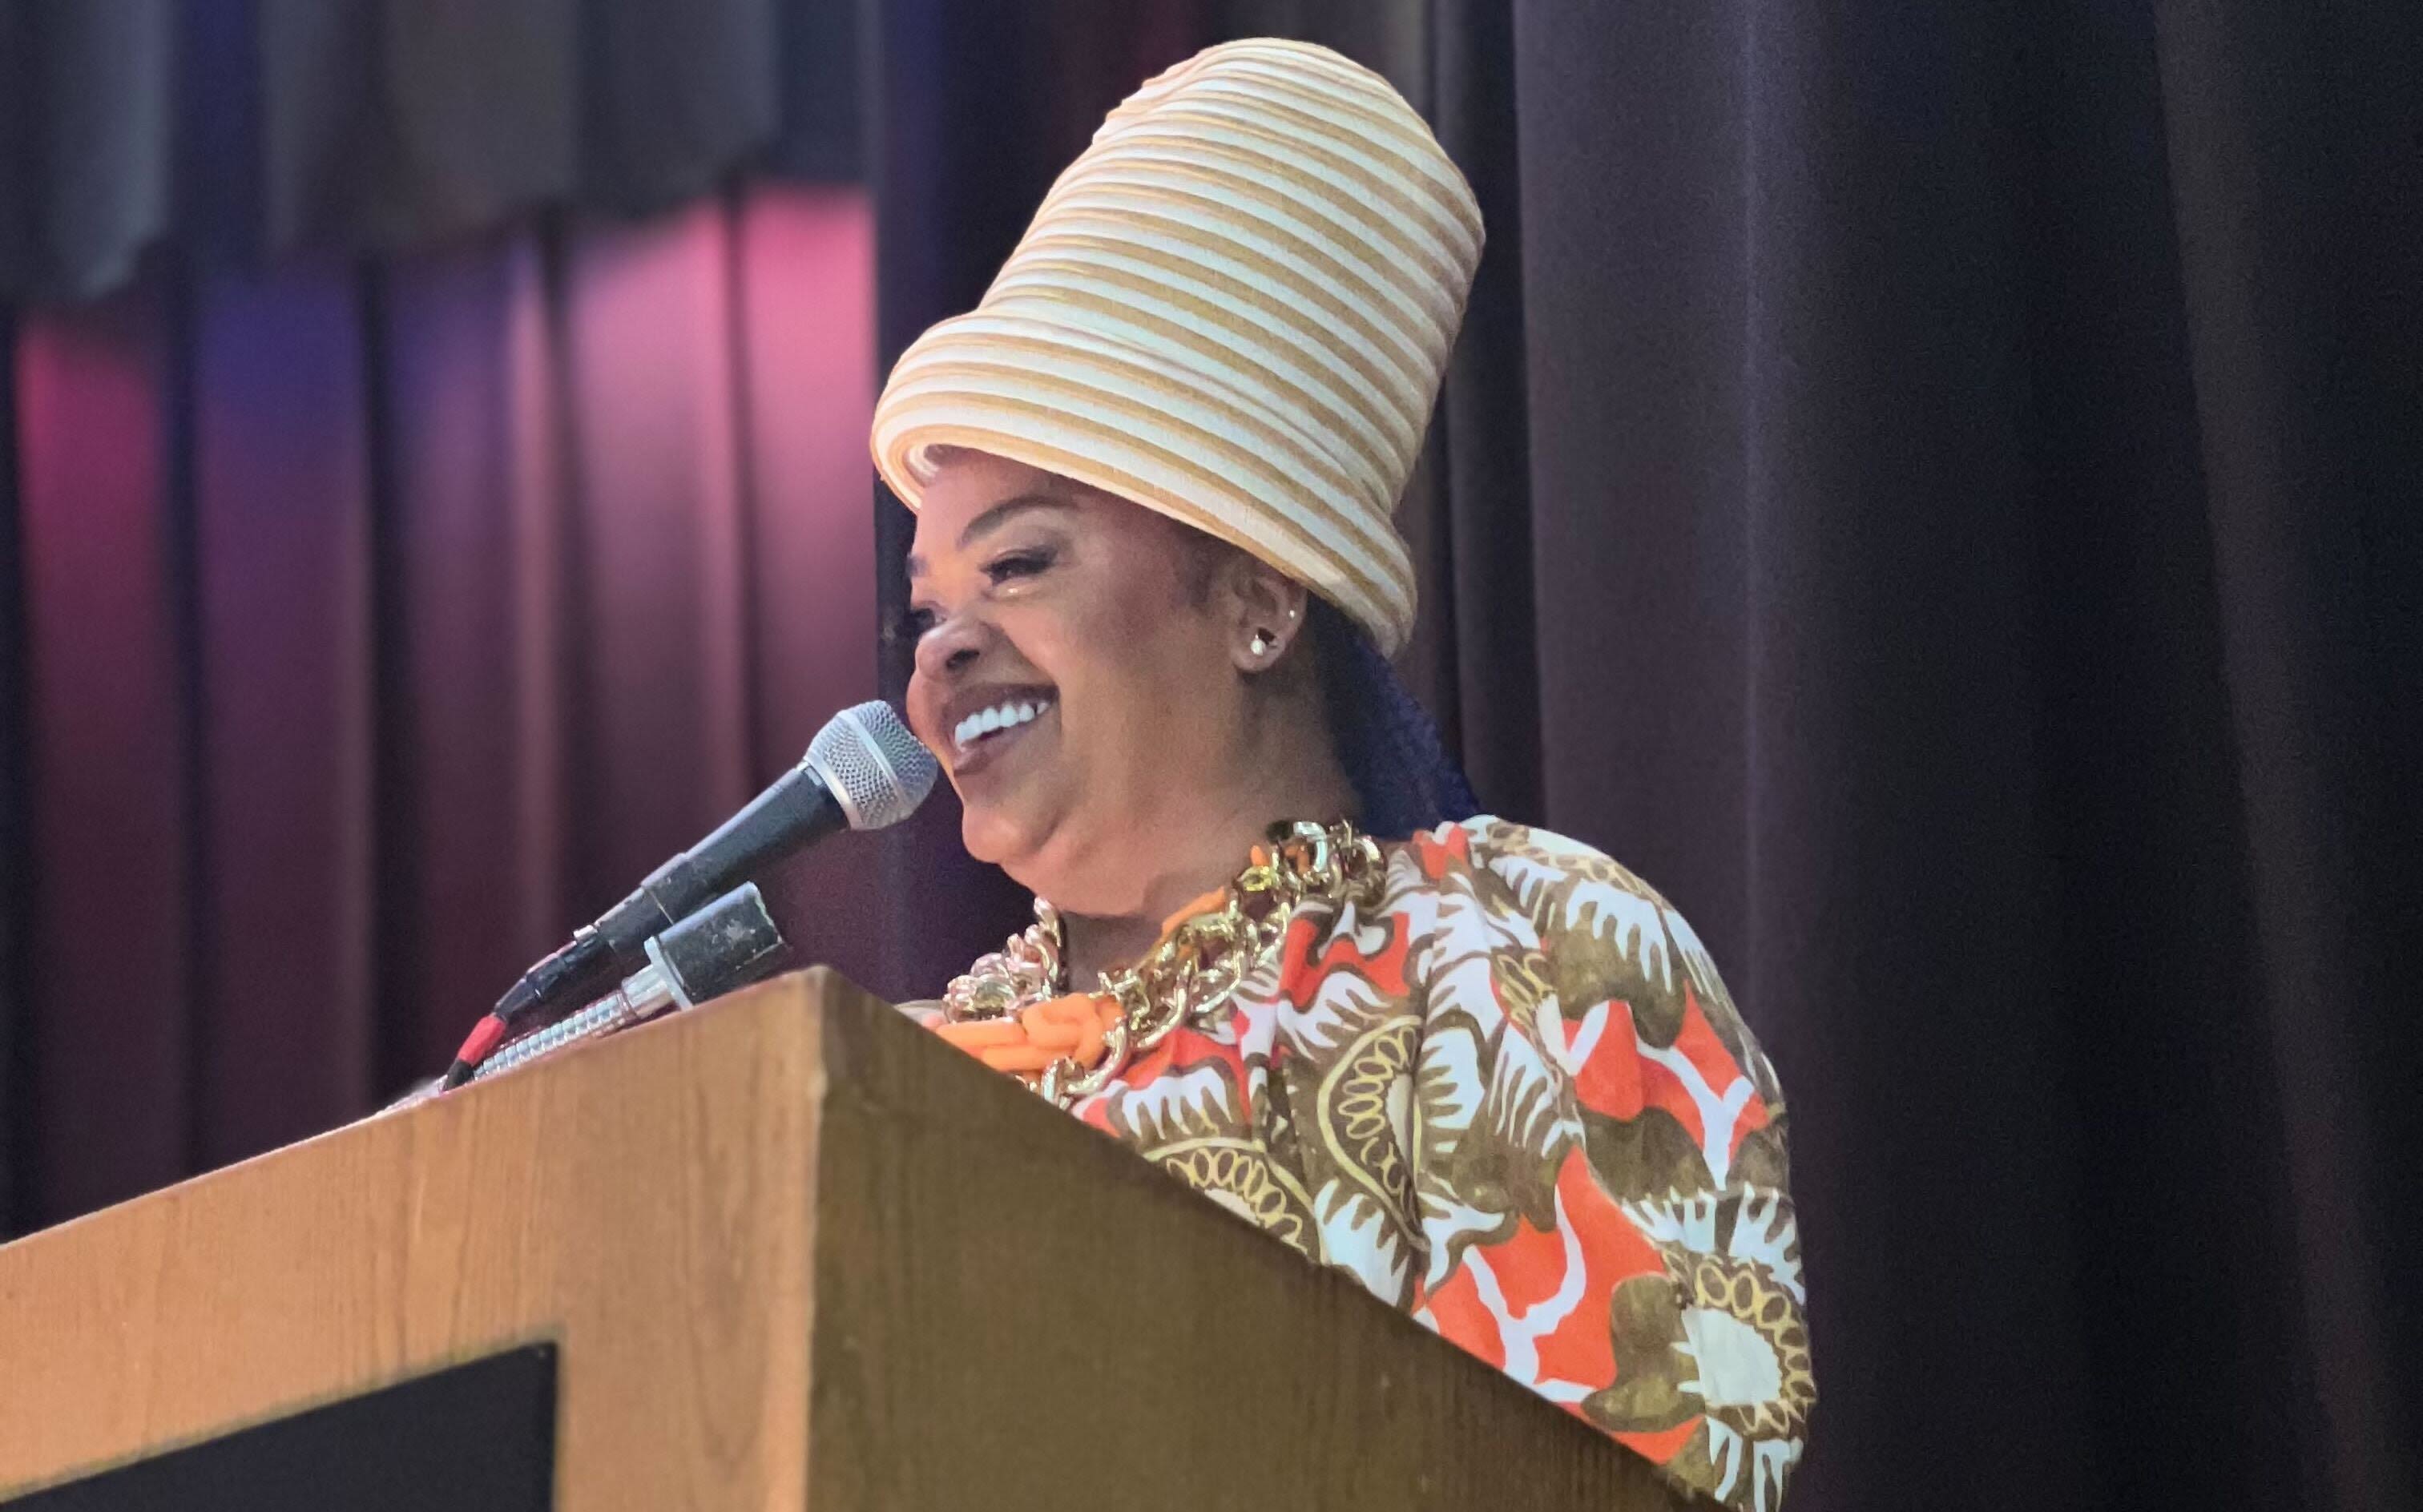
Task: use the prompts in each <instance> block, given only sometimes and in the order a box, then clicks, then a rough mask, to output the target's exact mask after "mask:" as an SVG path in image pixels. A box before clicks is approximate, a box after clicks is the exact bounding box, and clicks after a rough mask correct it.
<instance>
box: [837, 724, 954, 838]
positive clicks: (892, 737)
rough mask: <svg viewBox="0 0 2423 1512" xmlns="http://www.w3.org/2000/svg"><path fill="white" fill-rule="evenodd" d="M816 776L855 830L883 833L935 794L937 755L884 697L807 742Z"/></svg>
mask: <svg viewBox="0 0 2423 1512" xmlns="http://www.w3.org/2000/svg"><path fill="white" fill-rule="evenodd" d="M807 764H808V767H809V770H811V771H813V772H816V775H817V776H818V777H819V778H821V779H822V780H823V782H824V785H825V790H826V791H827V792H829V793H831V794H832V795H833V799H834V801H835V802H837V803H839V804H841V806H842V812H843V813H845V814H847V815H848V816H849V827H850V828H851V829H854V830H879V829H881V828H883V827H884V826H885V825H887V824H897V823H899V822H900V821H901V820H904V819H907V818H908V817H909V816H910V815H911V814H912V813H914V812H916V808H917V805H918V804H922V803H924V802H925V801H926V794H927V793H929V792H932V791H933V790H934V777H935V774H936V772H938V771H939V769H938V768H937V767H936V766H935V764H934V755H933V753H932V752H930V751H928V750H926V748H925V747H924V746H922V745H920V744H918V743H917V737H915V736H913V735H911V734H910V733H909V726H908V725H906V724H901V723H900V716H899V715H897V714H895V713H894V712H893V711H892V706H891V705H890V704H887V703H884V702H883V701H882V700H881V699H876V700H874V701H872V702H869V703H863V704H861V705H859V706H858V707H857V708H845V709H843V710H842V711H841V712H840V713H838V714H835V715H834V716H833V717H832V718H831V719H830V720H828V721H826V722H825V727H824V728H823V729H820V730H818V731H817V732H816V739H815V740H811V741H809V742H808V759H807Z"/></svg>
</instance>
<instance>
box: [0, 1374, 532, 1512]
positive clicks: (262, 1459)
mask: <svg viewBox="0 0 2423 1512" xmlns="http://www.w3.org/2000/svg"><path fill="white" fill-rule="evenodd" d="M554 1488H555V1346H554V1345H531V1346H529V1347H527V1348H521V1349H513V1350H508V1351H507V1352H505V1353H503V1354H500V1355H491V1356H489V1357H488V1358H487V1359H485V1360H475V1361H472V1362H471V1363H469V1364H467V1365H457V1366H454V1367H452V1368H451V1369H449V1370H441V1371H438V1372H436V1374H434V1375H429V1376H421V1377H416V1378H414V1379H412V1380H408V1381H404V1382H400V1383H399V1384H397V1385H394V1386H389V1387H385V1388H383V1389H381V1390H379V1391H375V1392H371V1393H365V1394H364V1395H361V1396H354V1397H348V1398H346V1399H345V1400H344V1401H341V1402H332V1403H329V1404H328V1405H327V1406H325V1407H315V1408H311V1409H308V1410H306V1411H302V1412H297V1413H295V1414H294V1415H293V1416H292V1417H284V1418H278V1419H277V1420H276V1421H274V1422H269V1423H261V1424H255V1425H253V1426H252V1427H249V1428H243V1429H239V1430H238V1431H236V1432H234V1433H230V1434H228V1435H226V1436H225V1437H223V1438H217V1439H212V1440H208V1441H206V1442H203V1443H198V1444H189V1445H187V1446H186V1447H184V1448H182V1449H173V1450H170V1451H169V1452H168V1453H166V1454H163V1455H155V1456H152V1457H150V1458H149V1459H138V1460H135V1462H133V1463H131V1464H126V1465H119V1466H118V1467H116V1468H114V1469H111V1470H104V1471H99V1472H95V1473H93V1474H90V1475H87V1476H85V1477H84V1478H82V1479H80V1480H74V1481H70V1482H68V1483H67V1484H65V1485H61V1486H53V1487H50V1488H47V1489H44V1490H40V1491H35V1492H32V1493H31V1494H29V1495H26V1496H24V1497H19V1498H16V1499H14V1500H11V1501H9V1502H8V1503H7V1506H8V1512H238V1509H242V1512H303V1509H305V1508H309V1509H310V1512H328V1509H331V1508H343V1509H345V1512H422V1509H425V1508H433V1507H442V1508H445V1509H447V1512H546V1509H547V1508H549V1507H552V1506H553V1505H554V1504H555V1495H554Z"/></svg>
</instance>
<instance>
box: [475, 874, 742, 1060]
mask: <svg viewBox="0 0 2423 1512" xmlns="http://www.w3.org/2000/svg"><path fill="white" fill-rule="evenodd" d="M642 949H644V950H645V952H646V954H647V960H648V963H647V964H646V965H644V966H641V968H640V969H639V970H638V971H635V972H633V973H632V974H631V975H630V976H628V977H626V978H625V979H623V985H622V986H620V987H618V988H616V989H615V990H614V991H612V992H610V993H608V994H607V995H605V996H603V997H601V998H599V999H598V1000H597V1001H595V1002H594V1003H592V1004H590V1005H589V1006H588V1007H587V1008H584V1009H582V1010H581V1011H579V1012H578V1013H575V1014H573V1015H572V1016H571V1017H570V1018H567V1019H563V1020H562V1021H560V1022H558V1023H554V1024H550V1025H548V1026H547V1027H546V1028H543V1029H539V1030H537V1031H535V1032H534V1033H531V1034H526V1035H524V1036H522V1037H521V1038H520V1039H518V1040H512V1041H508V1042H506V1043H504V1044H502V1045H500V1046H499V1047H498V1049H497V1051H496V1052H495V1053H494V1054H493V1055H490V1056H489V1057H488V1058H486V1059H484V1060H483V1061H481V1062H480V1065H479V1068H478V1069H477V1070H475V1071H474V1072H472V1074H471V1079H472V1080H473V1081H485V1080H487V1079H488V1078H489V1077H490V1076H498V1075H502V1074H504V1073H506V1072H508V1071H511V1070H513V1069H514V1068H515V1066H526V1065H529V1064H530V1063H531V1061H533V1060H536V1059H539V1058H542V1057H545V1056H550V1055H553V1054H554V1053H555V1052H557V1051H558V1050H561V1049H562V1048H564V1047H565V1046H567V1045H570V1044H574V1043H577V1042H579V1041H582V1040H588V1039H594V1038H596V1037H598V1036H602V1035H608V1034H614V1033H618V1032H620V1031H621V1030H624V1029H627V1028H630V1027H633V1026H635V1025H638V1024H641V1023H644V1022H645V1021H647V1020H648V1019H652V1018H655V1017H657V1015H658V1014H660V1013H662V1012H664V1011H666V1010H668V1009H671V1010H673V1011H679V1010H682V1009H685V1008H696V1007H697V1006H698V1005H699V1004H701V1003H705V1002H712V1001H714V1000H715V999H716V998H719V997H721V996H722V995H724V994H726V993H730V992H736V991H738V990H739V989H741V988H743V987H746V986H748V985H749V984H750V983H751V982H752V981H756V980H757V979H760V978H762V977H764V976H766V975H767V973H768V972H770V971H772V970H773V969H774V966H775V963H778V962H779V961H781V960H782V957H783V951H784V945H783V932H782V931H780V930H778V929H776V928H775V927H774V919H773V915H770V914H768V913H767V912H766V899H765V896H764V895H763V894H761V893H759V892H758V890H757V884H756V883H753V882H747V883H741V884H740V885H739V886H737V887H735V888H734V889H733V890H732V891H730V892H728V893H725V894H724V895H723V896H722V897H721V898H719V899H716V900H715V901H714V902H712V903H709V904H707V905H706V906H705V908H702V909H700V910H699V911H698V912H697V913H695V914H692V915H690V916H689V917H688V918H686V919H684V920H682V921H681V922H680V923H678V924H676V925H674V926H673V928H672V929H669V930H667V931H664V932H663V933H662V934H657V935H651V936H650V937H649V939H648V941H647V943H646V945H645V946H643V947H642Z"/></svg>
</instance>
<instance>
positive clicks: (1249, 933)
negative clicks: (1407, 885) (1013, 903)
mask: <svg viewBox="0 0 2423 1512" xmlns="http://www.w3.org/2000/svg"><path fill="white" fill-rule="evenodd" d="M1385 880H1386V862H1385V860H1384V858H1383V857H1382V855H1381V853H1380V847H1379V846H1378V845H1377V844H1376V843H1375V842H1374V841H1373V840H1372V839H1371V837H1370V836H1367V835H1363V834H1361V833H1359V832H1357V831H1356V830H1355V828H1354V826H1353V825H1351V824H1348V823H1346V822H1344V821H1343V820H1340V821H1339V822H1338V823H1336V824H1331V825H1326V826H1323V825H1320V824H1314V823H1310V822H1307V821H1305V820H1296V821H1294V822H1282V823H1278V824H1274V825H1272V826H1271V830H1270V843H1269V844H1268V845H1267V846H1260V847H1257V848H1256V849H1255V851H1254V857H1253V860H1252V862H1251V863H1250V864H1249V865H1248V866H1247V867H1245V869H1244V870H1243V871H1242V872H1240V873H1238V875H1237V880H1236V881H1235V882H1232V883H1229V884H1228V886H1227V890H1226V891H1225V892H1224V893H1223V894H1222V895H1221V900H1220V902H1219V904H1218V906H1216V907H1213V908H1209V909H1205V910H1203V911H1202V912H1200V913H1197V914H1195V915H1191V916H1189V917H1187V918H1185V919H1183V920H1180V922H1179V923H1178V924H1177V925H1176V926H1175V927H1174V928H1172V929H1171V930H1170V931H1169V933H1168V934H1167V935H1165V936H1164V938H1163V939H1162V941H1161V943H1160V944H1159V945H1156V946H1154V947H1153V948H1152V949H1151V950H1150V951H1149V952H1148V953H1147V954H1146V956H1145V958H1144V959H1143V960H1142V961H1139V962H1137V963H1135V964H1134V965H1133V966H1132V967H1130V968H1128V969H1127V970H1124V971H1114V972H1109V973H1106V974H1105V975H1104V976H1103V978H1102V985H1101V989H1100V990H1099V991H1098V993H1097V994H1096V995H1097V996H1099V997H1101V998H1104V999H1107V1000H1108V1001H1109V1002H1110V1003H1111V1004H1112V1005H1113V1006H1114V1007H1115V1008H1116V1012H1117V1018H1116V1022H1114V1023H1113V1024H1111V1025H1110V1027H1109V1028H1108V1029H1107V1031H1106V1032H1105V1034H1104V1036H1103V1045H1104V1053H1103V1055H1102V1058H1101V1059H1100V1060H1099V1061H1097V1062H1095V1063H1094V1064H1093V1065H1091V1066H1087V1065H1084V1064H1081V1063H1080V1062H1078V1061H1077V1060H1076V1059H1074V1058H1065V1057H1064V1058H1062V1059H1060V1060H1058V1061H1056V1062H1054V1063H1053V1065H1052V1066H1050V1067H1049V1068H1047V1069H1046V1070H1045V1071H1044V1072H1043V1073H1042V1074H1041V1075H1040V1076H1039V1077H1038V1078H1037V1081H1036V1083H1035V1090H1037V1091H1038V1092H1040V1093H1042V1094H1043V1096H1044V1098H1045V1099H1046V1100H1047V1101H1050V1102H1052V1103H1053V1104H1055V1105H1057V1106H1061V1107H1064V1108H1065V1107H1068V1106H1071V1105H1072V1104H1074V1103H1076V1102H1077V1101H1078V1100H1079V1099H1081V1098H1085V1097H1089V1096H1091V1095H1092V1094H1094V1093H1095V1092H1097V1091H1100V1090H1101V1089H1102V1088H1103V1087H1105V1086H1107V1085H1108V1084H1109V1082H1110V1080H1111V1078H1112V1077H1114V1076H1116V1075H1117V1074H1119V1071H1120V1070H1121V1069H1122V1068H1123V1067H1125V1066H1126V1065H1127V1064H1128V1062H1129V1061H1130V1060H1132V1059H1133V1058H1135V1057H1137V1056H1140V1055H1144V1054H1146V1053H1148V1052H1149V1051H1150V1050H1151V1049H1152V1048H1153V1047H1154V1046H1155V1045H1157V1044H1159V1043H1161V1042H1162V1041H1163V1040H1165V1039H1167V1038H1168V1037H1169V1035H1170V1032H1171V1031H1172V1030H1174V1029H1176V1028H1177V1027H1179V1026H1180V1025H1182V1024H1191V1025H1194V1026H1196V1027H1203V1026H1206V1025H1209V1024H1211V1022H1213V1021H1214V1020H1215V1019H1216V1018H1217V1017H1218V1016H1219V1014H1220V1012H1221V1011H1222V1010H1224V1009H1226V1008H1227V1006H1228V1001H1229V999H1230V998H1232V997H1234V996H1235V995H1236V993H1237V989H1238V987H1239V986H1240V985H1242V984H1243V981H1244V980H1245V979H1246V978H1247V977H1249V976H1250V975H1252V974H1253V972H1254V970H1255V968H1257V967H1258V966H1259V965H1260V964H1261V963H1263V962H1264V961H1266V960H1268V959H1269V958H1270V955H1271V952H1272V951H1273V950H1275V948H1277V947H1278V943H1279V939H1280V937H1281V936H1282V935H1283V934H1284V933H1285V932H1286V931H1287V921H1288V919H1289V917H1290V916H1291V915H1292V914H1293V913H1294V912H1295V910H1296V908H1297V907H1298V906H1299V905H1300V904H1303V903H1305V902H1307V901H1322V902H1327V903H1330V904H1333V905H1336V904H1342V903H1345V902H1349V901H1352V902H1354V903H1356V904H1358V905H1360V906H1363V907H1370V906H1371V905H1372V904H1375V903H1377V902H1378V901H1379V899H1380V893H1381V887H1382V883H1384V881H1385ZM1065 949H1066V937H1065V935H1064V933H1063V932H1062V929H1061V924H1060V913H1059V910H1057V909H1055V908H1053V906H1052V905H1051V904H1050V903H1048V902H1046V901H1044V900H1043V899H1040V898H1038V899H1036V900H1035V922H1034V923H1033V924H1032V925H1029V926H1028V927H1027V928H1026V930H1025V931H1023V932H1021V933H1018V934H1013V935H1011V936H1010V937H1009V939H1008V941H1007V942H1006V943H1005V945H1004V946H1003V947H1002V948H1001V949H999V950H997V951H995V952H993V953H992V954H990V955H988V956H985V957H983V958H981V959H979V960H978V961H977V962H976V963H975V964H974V965H973V966H970V967H969V968H968V970H967V973H966V975H964V976H961V977H958V978H957V979H954V980H953V981H952V983H951V985H950V987H949V989H948V990H947V991H945V992H944V993H943V994H942V1013H943V1017H944V1019H945V1020H946V1021H947V1022H950V1023H954V1024H964V1023H974V1022H981V1021H984V1020H988V1019H1002V1018H1008V1017H1011V1016H1013V1015H1015V1014H1017V1013H1019V1012H1020V1011H1022V1010H1025V1009H1029V1008H1033V1007H1036V1006H1037V1005H1038V1004H1041V1003H1044V1002H1047V1001H1049V1000H1051V999H1053V998H1055V997H1059V996H1063V995H1067V993H1068V991H1069V967H1068V963H1067V961H1066V959H1065Z"/></svg>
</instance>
